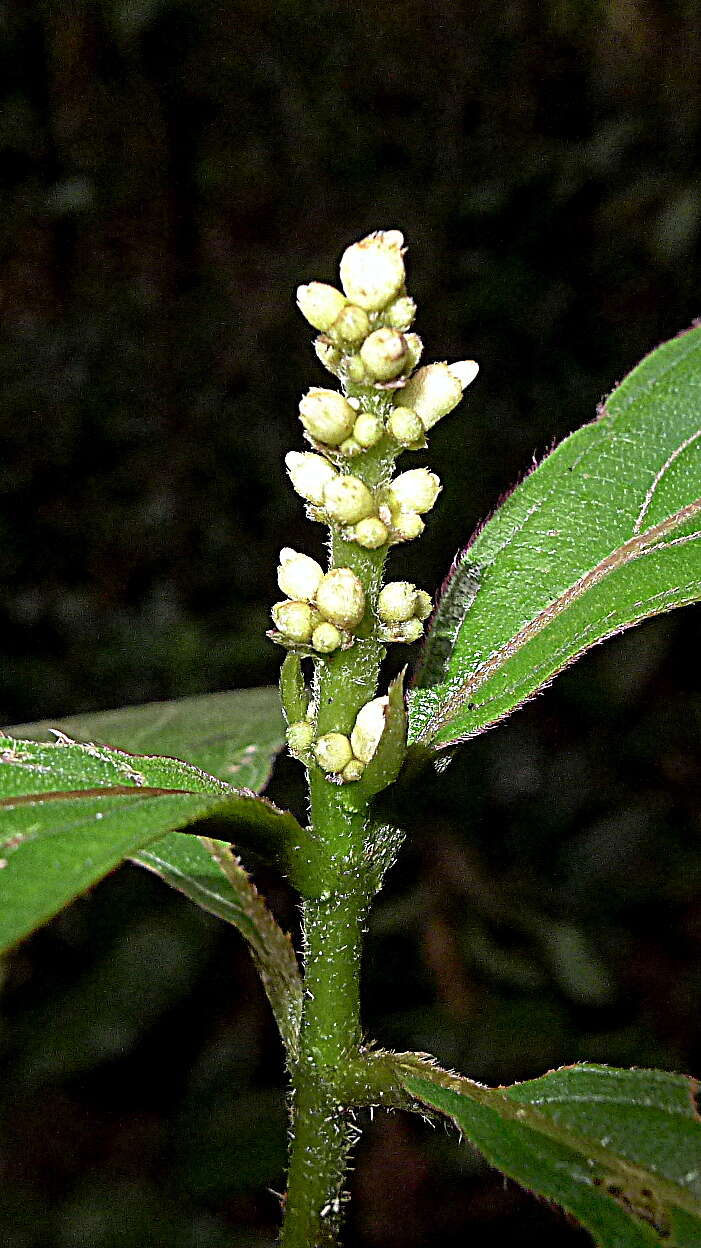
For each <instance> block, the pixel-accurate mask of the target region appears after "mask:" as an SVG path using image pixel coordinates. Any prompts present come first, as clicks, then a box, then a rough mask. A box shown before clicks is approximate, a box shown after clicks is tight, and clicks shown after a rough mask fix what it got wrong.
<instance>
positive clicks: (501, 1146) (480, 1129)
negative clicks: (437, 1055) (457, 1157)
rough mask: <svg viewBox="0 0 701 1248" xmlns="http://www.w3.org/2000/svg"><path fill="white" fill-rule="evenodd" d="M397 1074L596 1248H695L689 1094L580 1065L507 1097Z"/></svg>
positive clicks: (698, 1155)
mask: <svg viewBox="0 0 701 1248" xmlns="http://www.w3.org/2000/svg"><path fill="white" fill-rule="evenodd" d="M418 1066H419V1063H418V1062H417V1063H416V1067H415V1072H411V1071H410V1068H409V1065H408V1064H407V1065H406V1066H405V1073H404V1075H403V1078H402V1083H403V1085H404V1087H405V1088H406V1090H407V1091H408V1092H409V1093H410V1094H411V1095H412V1096H414V1097H415V1098H416V1099H417V1100H418V1101H420V1102H421V1104H423V1105H426V1106H430V1107H431V1108H432V1109H436V1110H439V1111H440V1112H441V1113H443V1114H446V1115H447V1116H448V1117H449V1118H452V1120H453V1121H454V1122H455V1123H456V1125H457V1126H458V1127H459V1129H460V1130H461V1131H462V1132H464V1134H465V1136H466V1137H467V1139H469V1140H470V1141H471V1143H473V1144H474V1145H475V1147H477V1148H478V1149H479V1150H480V1151H481V1152H482V1153H484V1155H485V1157H486V1158H487V1159H488V1160H489V1161H490V1162H491V1163H492V1165H494V1166H496V1167H497V1168H498V1169H499V1170H502V1171H503V1172H504V1173H505V1174H507V1175H509V1176H510V1177H511V1178H513V1179H515V1180H516V1181H517V1182H519V1183H521V1184H522V1185H523V1186H524V1187H527V1188H530V1189H531V1190H532V1191H534V1192H536V1193H537V1194H538V1195H539V1196H545V1197H546V1198H547V1199H548V1200H553V1201H555V1202H556V1203H557V1204H558V1205H561V1206H562V1208H563V1209H566V1210H567V1212H568V1213H570V1214H572V1215H573V1216H574V1217H575V1218H577V1219H578V1221H579V1222H581V1223H582V1225H583V1226H585V1227H586V1229H587V1230H588V1231H590V1233H591V1234H592V1236H593V1237H594V1240H595V1242H596V1243H597V1244H598V1245H600V1248H646V1246H647V1248H649V1245H653V1244H665V1245H668V1246H669V1248H673V1246H676V1248H692V1245H694V1246H695V1248H698V1245H699V1244H700V1243H701V1119H699V1116H698V1113H697V1111H696V1108H695V1104H694V1095H695V1093H696V1092H697V1085H696V1084H695V1083H694V1082H693V1081H692V1080H690V1079H687V1078H686V1077H685V1076H683V1075H673V1074H665V1073H664V1072H662V1071H656V1070H616V1069H614V1068H610V1067H606V1066H594V1065H586V1064H580V1065H576V1066H568V1067H565V1068H563V1069H562V1070H555V1071H551V1072H550V1073H549V1074H547V1075H544V1076H543V1078H541V1079H533V1080H529V1081H528V1082H527V1083H517V1084H514V1085H513V1086H512V1087H509V1088H500V1089H492V1088H484V1087H481V1086H480V1085H479V1084H475V1083H472V1082H470V1081H469V1080H467V1079H461V1078H458V1077H457V1076H453V1075H448V1074H446V1073H444V1072H443V1071H438V1070H435V1069H434V1070H432V1069H431V1068H430V1067H427V1066H426V1067H425V1068H424V1071H423V1073H418Z"/></svg>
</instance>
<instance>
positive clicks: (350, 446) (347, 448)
mask: <svg viewBox="0 0 701 1248" xmlns="http://www.w3.org/2000/svg"><path fill="white" fill-rule="evenodd" d="M338 449H339V451H340V452H341V454H342V455H345V457H346V459H353V457H354V455H360V454H361V452H362V449H363V448H362V446H361V445H360V443H359V442H356V440H355V438H346V440H345V442H342V443H341V445H340V446H339V448H338Z"/></svg>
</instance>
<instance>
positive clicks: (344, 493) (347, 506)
mask: <svg viewBox="0 0 701 1248" xmlns="http://www.w3.org/2000/svg"><path fill="white" fill-rule="evenodd" d="M324 508H325V510H326V512H327V513H328V515H329V516H330V517H331V519H332V520H336V521H337V522H338V523H339V524H357V523H358V521H359V520H364V519H365V517H366V516H371V515H372V514H373V513H374V512H376V511H377V507H376V505H375V500H374V498H373V496H372V494H371V493H370V490H369V489H368V487H367V486H366V484H365V482H364V481H361V480H360V477H336V479H335V480H334V481H330V482H329V484H328V485H327V487H326V489H325V490H324Z"/></svg>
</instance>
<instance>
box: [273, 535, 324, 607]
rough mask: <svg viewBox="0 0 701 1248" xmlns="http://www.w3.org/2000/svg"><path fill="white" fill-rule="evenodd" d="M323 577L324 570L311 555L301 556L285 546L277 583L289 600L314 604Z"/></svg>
mask: <svg viewBox="0 0 701 1248" xmlns="http://www.w3.org/2000/svg"><path fill="white" fill-rule="evenodd" d="M323 575H324V569H323V568H322V566H321V564H320V563H317V561H316V559H310V558H309V555H300V554H298V553H297V551H296V550H292V549H291V548H290V547H289V546H283V548H282V550H281V551H280V566H279V567H278V570H277V583H278V585H279V586H280V589H281V590H282V592H283V594H287V597H288V598H301V599H302V601H304V602H313V601H314V599H315V597H316V591H317V589H318V588H319V585H320V584H321V578H322V576H323Z"/></svg>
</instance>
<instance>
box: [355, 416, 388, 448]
mask: <svg viewBox="0 0 701 1248" xmlns="http://www.w3.org/2000/svg"><path fill="white" fill-rule="evenodd" d="M384 431H385V427H384V425H383V423H382V421H381V420H380V417H379V416H375V414H374V412H361V413H360V415H359V417H358V419H357V420H356V422H355V424H354V426H353V437H354V438H355V440H356V442H359V443H360V445H361V446H362V447H363V449H364V450H366V451H367V450H370V448H371V447H373V446H377V443H378V442H379V441H380V439H381V438H382V435H383V433H384Z"/></svg>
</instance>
